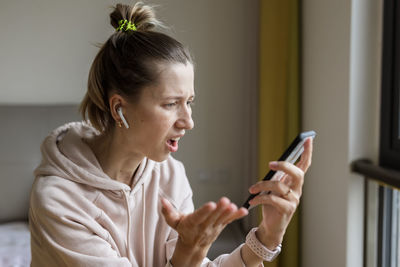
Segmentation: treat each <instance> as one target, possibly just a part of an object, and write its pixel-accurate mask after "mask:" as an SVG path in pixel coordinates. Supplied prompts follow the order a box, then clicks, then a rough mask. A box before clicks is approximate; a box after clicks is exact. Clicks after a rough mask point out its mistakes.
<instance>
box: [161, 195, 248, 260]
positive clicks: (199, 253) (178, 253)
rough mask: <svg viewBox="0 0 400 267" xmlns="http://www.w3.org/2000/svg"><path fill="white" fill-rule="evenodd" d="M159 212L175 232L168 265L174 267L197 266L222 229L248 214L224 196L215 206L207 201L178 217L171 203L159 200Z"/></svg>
mask: <svg viewBox="0 0 400 267" xmlns="http://www.w3.org/2000/svg"><path fill="white" fill-rule="evenodd" d="M162 207H163V208H162V213H163V215H164V217H165V220H166V222H167V223H168V225H169V226H171V227H172V228H173V229H175V231H177V232H178V235H179V237H178V241H177V244H176V247H175V251H174V255H173V256H172V259H171V263H172V264H173V266H174V267H178V266H199V265H200V264H201V262H202V261H203V259H204V258H205V257H206V255H207V252H208V250H209V248H210V247H211V244H212V243H213V242H214V241H215V239H217V237H218V235H219V234H220V233H221V231H222V230H223V229H224V228H225V226H226V225H227V224H229V223H231V222H232V221H234V220H237V219H239V218H242V217H244V216H246V215H247V214H248V211H247V209H245V208H240V209H238V208H237V206H236V205H235V204H233V203H231V202H230V200H229V199H228V198H226V197H223V198H221V199H220V200H219V201H218V203H214V202H208V203H207V204H205V205H203V206H202V207H201V208H199V209H197V210H195V211H194V212H193V213H190V214H182V213H179V212H178V211H176V210H175V209H174V207H173V206H172V205H171V203H170V202H169V201H168V200H166V199H162Z"/></svg>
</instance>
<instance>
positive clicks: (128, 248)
mask: <svg viewBox="0 0 400 267" xmlns="http://www.w3.org/2000/svg"><path fill="white" fill-rule="evenodd" d="M122 193H123V195H124V197H125V202H126V208H127V209H128V232H127V238H126V243H127V244H126V249H127V253H126V255H128V256H129V258H130V255H131V249H130V248H131V246H130V239H131V238H130V237H131V209H130V208H129V196H128V195H127V192H125V191H122Z"/></svg>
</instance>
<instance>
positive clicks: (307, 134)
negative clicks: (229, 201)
mask: <svg viewBox="0 0 400 267" xmlns="http://www.w3.org/2000/svg"><path fill="white" fill-rule="evenodd" d="M315 135H316V133H315V132H314V131H308V132H302V133H300V134H299V135H298V136H296V138H295V139H294V140H293V142H292V143H291V144H290V145H289V147H288V148H287V149H286V150H285V152H284V153H283V154H282V156H281V157H280V158H279V159H278V161H285V160H286V159H287V158H288V157H289V155H290V153H292V151H293V150H294V149H295V148H296V146H297V145H298V144H299V143H300V142H301V141H303V140H305V139H307V138H308V137H315ZM275 173H276V171H273V170H270V171H269V172H268V173H267V175H265V177H264V179H263V181H267V180H271V179H272V177H273V176H274V174H275ZM257 195H258V194H251V195H250V196H249V197H248V198H247V200H246V202H245V203H244V204H243V207H245V208H246V209H248V208H249V207H250V204H249V201H250V200H252V199H253V198H255V197H256V196H257Z"/></svg>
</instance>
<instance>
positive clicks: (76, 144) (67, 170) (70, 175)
mask: <svg viewBox="0 0 400 267" xmlns="http://www.w3.org/2000/svg"><path fill="white" fill-rule="evenodd" d="M96 135H99V132H98V131H97V130H96V129H95V128H93V127H92V126H91V125H90V124H88V123H85V122H71V123H67V124H65V125H63V126H61V127H59V128H57V129H55V130H54V131H53V132H51V133H50V135H49V136H47V137H46V139H45V140H44V141H43V143H42V145H41V152H42V162H41V163H40V165H39V166H38V167H37V168H36V170H35V172H34V174H35V177H40V176H58V177H61V178H64V179H67V180H71V181H74V182H76V183H80V184H85V185H89V186H92V187H94V188H98V189H103V190H118V191H120V190H124V191H127V190H129V191H130V190H132V188H131V187H130V186H128V185H126V184H124V183H121V182H118V181H116V180H114V179H112V178H110V177H109V176H108V175H107V174H105V173H104V172H103V170H102V168H101V166H100V164H99V162H98V161H97V158H96V156H95V155H94V153H93V151H92V150H91V149H90V147H89V146H88V145H87V144H86V143H85V142H84V139H90V138H93V137H94V136H96ZM153 164H154V163H153V162H152V161H149V160H148V159H147V158H144V159H143V161H142V162H141V163H140V166H139V168H138V170H137V171H136V174H135V177H134V181H133V185H134V186H133V188H135V187H136V185H138V184H139V183H140V182H141V180H143V179H142V177H145V175H143V174H144V173H145V170H146V169H147V170H151V169H152V168H151V166H149V165H153Z"/></svg>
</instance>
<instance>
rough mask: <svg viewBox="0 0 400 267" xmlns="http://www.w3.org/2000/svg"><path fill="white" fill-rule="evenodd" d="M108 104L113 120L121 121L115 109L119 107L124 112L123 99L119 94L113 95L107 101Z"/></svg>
mask: <svg viewBox="0 0 400 267" xmlns="http://www.w3.org/2000/svg"><path fill="white" fill-rule="evenodd" d="M108 104H109V107H110V112H111V116H112V117H113V119H114V120H115V121H117V122H118V121H121V118H120V116H119V114H118V112H117V109H118V108H119V107H122V109H123V110H126V105H127V103H126V101H125V99H124V98H123V97H122V96H121V95H119V94H113V95H112V96H111V97H110V98H109V99H108Z"/></svg>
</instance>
